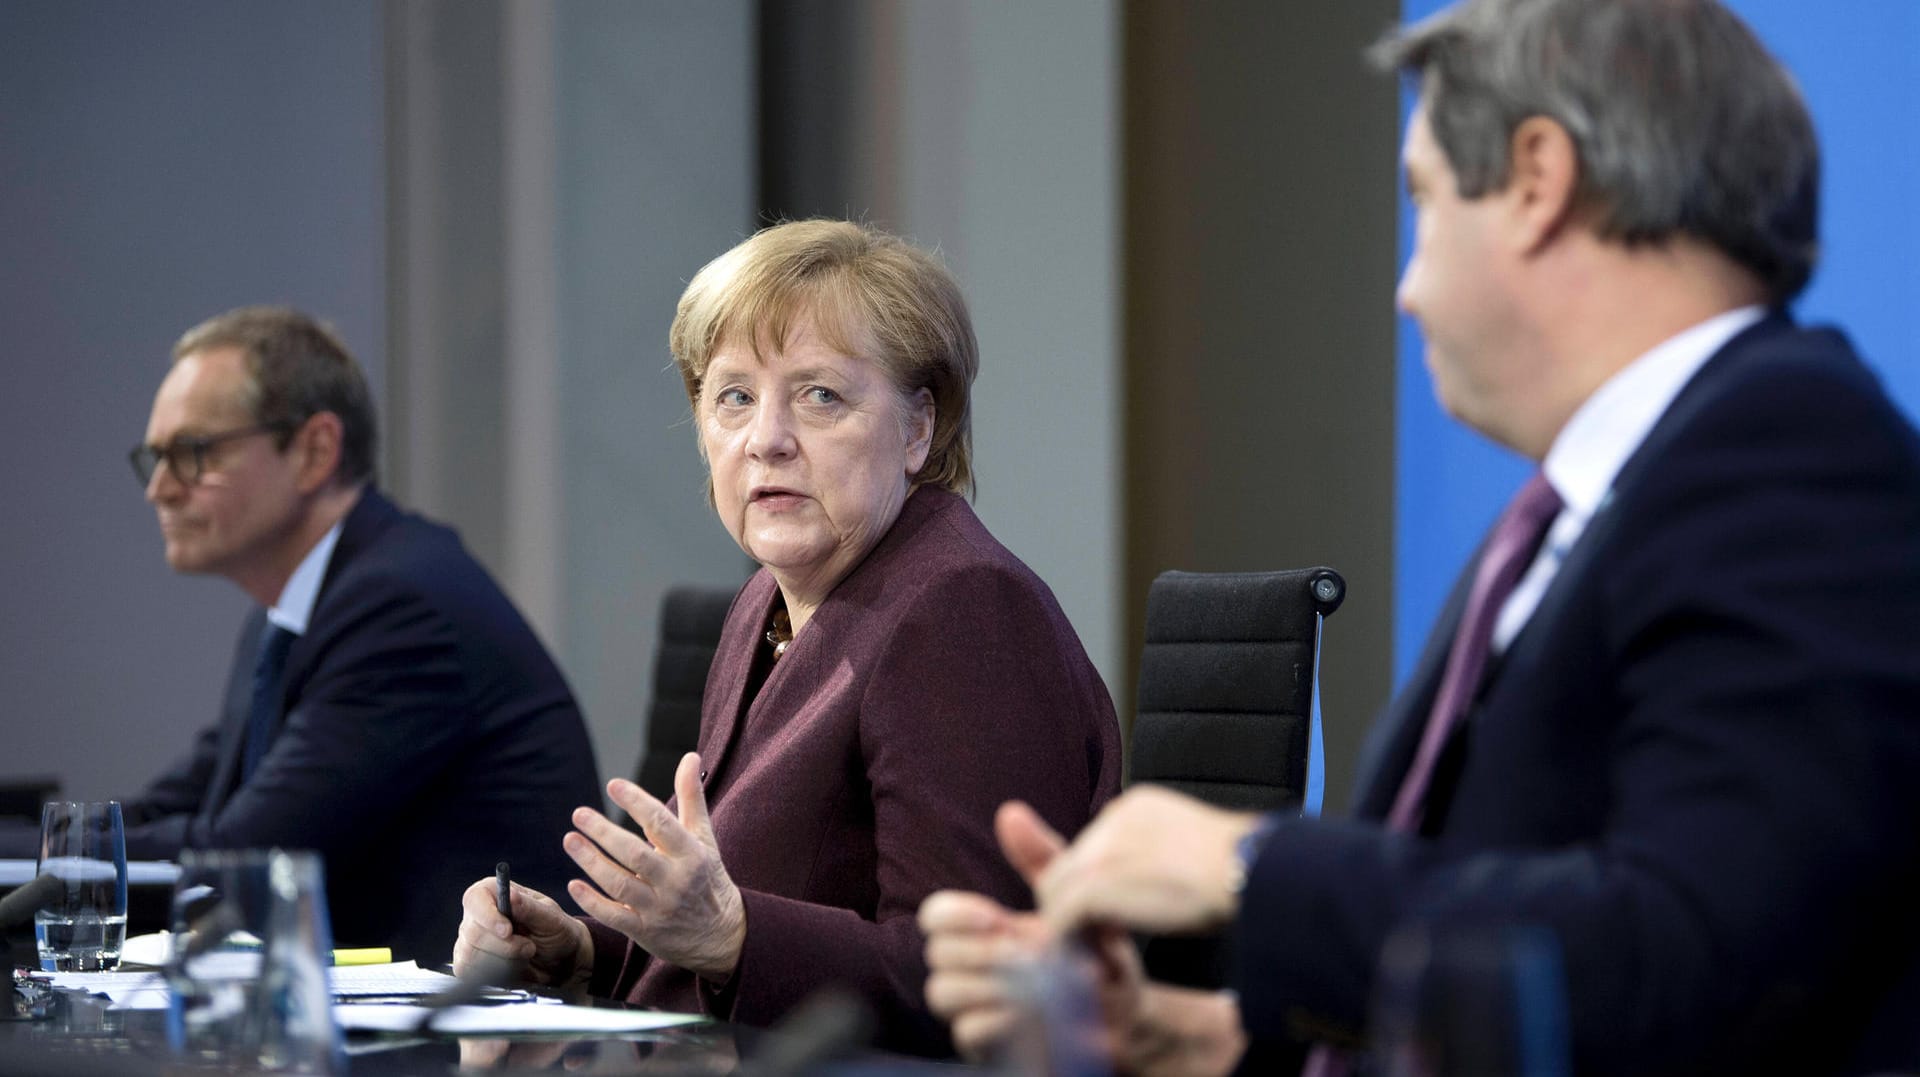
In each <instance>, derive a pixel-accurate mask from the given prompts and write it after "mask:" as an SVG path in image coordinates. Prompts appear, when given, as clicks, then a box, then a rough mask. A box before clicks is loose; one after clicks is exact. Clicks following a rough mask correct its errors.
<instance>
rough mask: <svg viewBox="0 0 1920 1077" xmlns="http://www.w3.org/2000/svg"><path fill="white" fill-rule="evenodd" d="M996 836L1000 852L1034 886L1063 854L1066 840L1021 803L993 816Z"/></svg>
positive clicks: (1014, 802)
mask: <svg viewBox="0 0 1920 1077" xmlns="http://www.w3.org/2000/svg"><path fill="white" fill-rule="evenodd" d="M993 832H994V834H995V835H996V836H997V837H999V839H1000V851H1001V852H1003V853H1005V854H1006V857H1007V863H1009V864H1012V865H1013V867H1014V870H1016V871H1018V872H1019V873H1020V877H1021V878H1023V879H1025V880H1027V885H1028V886H1032V885H1033V884H1034V881H1035V880H1037V879H1038V878H1039V877H1040V873H1041V872H1042V871H1045V870H1046V868H1047V865H1048V864H1051V863H1052V862H1053V860H1054V858H1055V857H1057V856H1059V855H1060V852H1061V850H1063V849H1065V848H1066V847H1067V842H1066V839H1065V838H1062V837H1061V836H1060V835H1059V834H1057V833H1055V832H1054V829H1053V828H1052V827H1050V826H1048V825H1047V822H1046V820H1044V819H1042V818H1040V813H1039V812H1036V811H1034V810H1033V809H1032V808H1030V807H1028V806H1027V805H1026V804H1024V803H1022V802H1021V801H1018V800H1009V801H1007V802H1006V803H1005V804H1002V805H1000V810H999V811H997V812H995V813H994V816H993Z"/></svg>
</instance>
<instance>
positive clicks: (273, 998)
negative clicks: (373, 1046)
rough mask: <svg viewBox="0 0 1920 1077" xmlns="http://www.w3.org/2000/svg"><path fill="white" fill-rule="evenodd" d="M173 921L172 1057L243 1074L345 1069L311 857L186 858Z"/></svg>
mask: <svg viewBox="0 0 1920 1077" xmlns="http://www.w3.org/2000/svg"><path fill="white" fill-rule="evenodd" d="M171 920H172V930H173V934H172V950H173V952H172V956H171V957H170V959H169V960H168V962H167V968H166V977H167V985H168V991H169V996H170V998H169V1007H168V1024H167V1029H168V1039H169V1042H170V1043H171V1044H172V1046H173V1048H174V1050H175V1052H176V1053H177V1054H179V1055H181V1056H184V1057H185V1058H186V1059H187V1060H188V1061H191V1062H205V1063H210V1064H215V1065H220V1066H226V1067H239V1068H242V1069H245V1070H247V1071H249V1072H252V1071H259V1070H266V1071H270V1072H276V1073H335V1072H339V1071H340V1070H341V1069H342V1068H343V1067H344V1058H345V1056H344V1053H343V1052H342V1048H341V1040H340V1030H339V1026H338V1025H336V1024H335V1023H334V1020H333V1007H332V1003H333V998H332V994H331V988H330V985H329V982H328V975H327V966H328V963H329V961H330V960H331V953H332V949H333V942H332V930H331V927H330V925H329V923H328V919H327V902H326V884H325V880H324V876H323V874H322V869H321V864H320V858H319V857H318V856H317V855H315V854H314V853H311V852H304V851H288V850H283V849H267V850H234V851H201V850H187V851H186V852H184V853H182V854H181V857H180V880H179V882H178V883H177V884H176V885H175V888H174V896H173V910H172V914H171Z"/></svg>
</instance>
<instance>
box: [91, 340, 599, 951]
mask: <svg viewBox="0 0 1920 1077" xmlns="http://www.w3.org/2000/svg"><path fill="white" fill-rule="evenodd" d="M173 356H174V362H173V368H172V369H171V370H170V371H169V372H168V374H167V376H166V379H165V380H164V381H163V382H162V383H161V385H160V391H159V393H158V395H157V396H156V397H155V399H154V404H153V413H152V416H151V418H150V419H149V420H148V423H147V432H146V439H145V441H144V442H143V443H142V444H140V445H139V446H137V447H136V448H135V449H134V450H133V451H132V453H131V457H132V461H133V469H134V473H135V475H136V476H137V477H138V478H139V479H140V481H141V483H142V484H143V486H144V488H145V490H146V497H147V500H148V501H149V502H151V503H152V504H153V506H154V510H155V512H156V514H157V515H158V517H159V523H160V534H161V538H162V540H163V541H164V544H165V549H166V558H167V563H168V564H169V565H171V566H172V567H173V568H174V569H175V570H176V571H179V572H188V573H204V574H210V575H219V576H224V577H226V578H227V579H229V580H232V581H233V582H234V583H236V584H238V585H239V586H240V588H241V590H243V591H245V592H246V593H247V594H248V595H250V596H252V598H253V599H254V601H255V602H257V603H259V609H258V610H256V611H255V613H254V614H253V615H252V616H251V617H249V618H248V620H247V624H246V627H245V629H244V631H243V632H242V635H241V640H240V643H239V648H238V650H237V652H236V654H235V656H234V665H233V673H232V676H231V678H230V680H229V683H228V686H227V691H226V702H225V706H224V708H223V712H222V715H221V718H220V720H219V721H218V722H217V723H216V724H215V725H214V726H213V727H212V728H210V729H208V730H207V731H206V732H204V733H203V734H201V736H200V738H199V740H198V741H197V742H196V744H195V745H194V747H193V750H192V751H191V752H190V753H189V754H188V756H187V757H186V758H185V759H184V760H182V761H181V762H180V763H179V764H178V765H176V766H175V767H174V768H172V769H171V770H169V771H167V772H166V773H165V774H163V775H162V776H161V777H160V778H158V779H157V780H156V781H155V782H154V783H153V784H152V785H151V786H150V787H148V789H147V790H146V791H145V792H143V793H141V794H140V795H139V796H138V797H137V798H135V799H133V800H131V801H129V802H127V804H126V819H127V825H128V831H127V852H128V855H130V856H134V857H140V858H165V857H171V856H173V855H174V854H176V853H178V852H179V851H180V850H181V849H183V848H256V847H266V846H284V847H296V848H311V849H317V850H319V851H320V853H321V854H322V855H323V856H324V857H325V860H326V871H327V876H328V883H329V885H328V903H329V906H330V908H331V910H332V916H333V929H334V937H335V939H336V940H337V941H339V942H340V943H341V944H343V945H362V944H364V945H391V946H393V947H394V948H395V949H396V950H398V951H401V952H403V953H408V954H419V955H424V956H429V957H439V956H442V955H444V954H445V953H446V952H447V951H448V949H449V947H451V945H452V942H453V937H454V933H455V931H456V929H457V927H458V923H459V917H460V907H459V894H460V892H461V890H462V889H464V887H465V884H466V882H467V880H469V879H471V878H472V877H474V876H475V875H478V874H485V873H487V872H489V871H491V870H492V868H493V865H494V864H495V863H496V862H497V861H500V860H503V859H505V860H510V861H511V862H512V864H513V870H514V873H515V875H516V876H517V877H519V878H522V879H525V880H526V881H527V882H528V883H529V884H530V885H535V886H542V887H544V888H547V889H550V890H557V889H558V888H559V887H561V886H562V885H563V884H564V882H565V880H566V879H567V878H569V877H571V875H572V872H571V870H570V864H569V863H568V861H567V859H566V857H565V855H564V853H563V852H562V850H561V846H560V839H561V836H562V835H563V834H564V833H565V832H566V830H567V827H568V816H569V813H570V812H571V811H572V809H573V808H574V807H575V806H577V805H580V804H597V803H599V799H600V796H599V792H598V776H597V773H596V771H595V768H594V762H593V755H592V749H591V747H590V745H589V743H588V740H587V735H586V730H585V727H584V725H583V724H582V722H581V718H580V714H579V711H578V709H577V707H576V706H575V703H574V700H573V696H572V694H571V693H570V692H569V691H568V688H567V685H566V682H565V681H564V680H563V679H562V677H561V675H560V672H559V670H558V669H556V668H555V666H554V664H553V662H552V660H551V659H550V658H549V657H548V656H547V653H546V651H545V650H544V649H543V648H542V647H541V645H540V642H539V641H538V640H537V639H536V638H535V637H534V635H533V633H532V632H531V631H530V630H529V629H528V627H527V625H526V623H525V621H524V620H523V619H522V618H521V616H520V614H519V613H518V612H517V611H516V610H515V609H514V608H513V605H512V604H511V603H510V602H509V601H508V599H507V598H506V596H505V595H504V594H502V593H501V591H500V589H499V587H498V586H497V585H496V584H495V583H494V581H493V580H492V579H491V578H489V577H488V576H487V574H486V572H485V570H484V569H482V568H481V567H480V566H479V564H478V563H477V562H475V561H474V560H473V558H472V557H471V556H470V555H469V554H468V553H467V552H466V550H465V548H464V547H462V545H461V543H460V540H459V538H458V536H457V535H455V534H454V533H453V532H452V531H451V530H449V529H447V528H445V527H441V526H439V525H437V524H434V523H430V522H428V521H426V520H423V519H421V518H420V517H418V516H414V515H410V514H407V513H404V512H402V511H401V510H400V509H398V508H397V507H395V506H394V504H393V503H392V502H390V501H388V500H387V499H386V498H385V497H384V496H382V495H381V493H380V492H379V490H378V489H376V488H375V486H374V483H373V470H374V444H375V431H374V414H373V406H372V402H371V398H370V396H369V394H368V391H367V386H366V382H365V379H364V378H363V377H362V375H361V372H360V369H359V367H358V366H357V365H356V364H355V363H354V361H353V359H352V357H351V356H350V355H348V353H347V351H346V349H345V348H344V347H343V346H342V345H341V344H340V342H339V341H338V340H337V339H336V338H335V337H334V335H333V334H332V333H331V332H329V331H328V330H327V329H326V328H325V327H323V326H321V325H320V324H318V323H317V322H315V321H314V320H312V319H311V318H308V317H307V316H305V315H303V314H300V313H298V312H295V311H292V310H287V309H283V308H267V307H249V308H243V309H240V310H235V311H231V312H229V313H227V314H223V315H220V316H218V317H215V318H213V319H211V320H209V321H207V322H205V323H203V324H201V325H199V326H197V327H195V328H194V329H192V330H189V331H188V332H187V334H186V335H185V336H184V337H182V338H181V340H180V343H179V344H177V345H176V346H175V347H174V352H173ZM536 880H538V881H536Z"/></svg>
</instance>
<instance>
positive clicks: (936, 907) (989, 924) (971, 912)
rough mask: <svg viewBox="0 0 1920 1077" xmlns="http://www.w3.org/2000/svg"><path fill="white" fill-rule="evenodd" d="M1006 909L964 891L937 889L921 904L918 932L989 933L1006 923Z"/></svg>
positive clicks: (987, 898) (990, 900) (996, 903)
mask: <svg viewBox="0 0 1920 1077" xmlns="http://www.w3.org/2000/svg"><path fill="white" fill-rule="evenodd" d="M1006 918H1007V909H1006V906H1004V905H1001V904H1000V903H999V902H997V901H995V900H993V899H992V898H990V897H987V896H986V895H985V894H973V893H968V892H966V891H963V890H937V891H935V892H933V893H931V894H929V895H927V899H926V900H925V901H922V902H921V903H920V913H919V916H918V922H919V924H920V930H921V931H922V932H924V933H925V934H928V935H931V934H933V933H935V932H938V931H992V930H994V929H995V928H998V927H999V926H1000V925H1001V924H1003V923H1004V922H1005V921H1006Z"/></svg>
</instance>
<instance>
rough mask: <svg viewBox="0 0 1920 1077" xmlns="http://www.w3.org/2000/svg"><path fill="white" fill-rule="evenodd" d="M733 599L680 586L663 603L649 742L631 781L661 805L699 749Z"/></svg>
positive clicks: (724, 592)
mask: <svg viewBox="0 0 1920 1077" xmlns="http://www.w3.org/2000/svg"><path fill="white" fill-rule="evenodd" d="M734 594H735V589H733V588H717V587H692V586H682V587H675V588H673V589H672V590H670V591H668V592H667V597H666V598H665V599H664V600H662V602H661V603H660V643H659V646H658V647H657V649H656V650H655V652H654V659H653V702H652V704H651V705H649V706H648V708H647V742H646V745H645V746H644V747H643V748H642V749H641V752H640V765H639V767H638V768H637V769H636V771H635V773H634V778H633V780H634V784H636V785H638V786H640V788H642V789H645V790H646V791H647V792H649V793H652V794H653V795H654V796H656V797H659V798H660V799H661V800H665V799H667V798H668V797H669V796H672V795H673V770H674V768H675V767H677V766H679V765H680V757H681V756H683V755H685V754H687V753H688V752H691V751H693V749H694V748H695V747H696V746H697V745H698V744H699V743H700V699H701V697H702V696H703V695H704V694H705V693H706V689H707V670H708V668H709V667H711V666H712V665H713V652H714V650H715V649H716V648H718V647H719V645H720V630H721V628H723V627H725V625H726V622H727V610H728V608H729V607H731V606H732V605H733V596H734Z"/></svg>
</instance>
